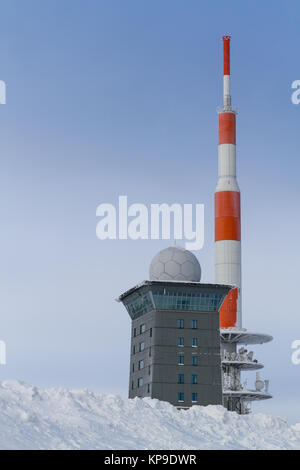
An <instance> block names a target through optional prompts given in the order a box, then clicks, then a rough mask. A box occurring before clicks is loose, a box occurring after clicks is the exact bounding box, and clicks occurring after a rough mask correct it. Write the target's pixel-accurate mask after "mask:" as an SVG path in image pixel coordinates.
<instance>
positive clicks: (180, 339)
mask: <svg viewBox="0 0 300 470" xmlns="http://www.w3.org/2000/svg"><path fill="white" fill-rule="evenodd" d="M177 344H178V346H184V338H183V337H182V336H181V337H180V338H178V342H177Z"/></svg>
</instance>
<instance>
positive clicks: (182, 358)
mask: <svg viewBox="0 0 300 470" xmlns="http://www.w3.org/2000/svg"><path fill="white" fill-rule="evenodd" d="M178 364H180V365H183V364H184V356H182V355H180V356H178Z"/></svg>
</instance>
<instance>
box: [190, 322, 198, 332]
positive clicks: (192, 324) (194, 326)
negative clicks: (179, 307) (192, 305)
mask: <svg viewBox="0 0 300 470" xmlns="http://www.w3.org/2000/svg"><path fill="white" fill-rule="evenodd" d="M191 327H192V328H193V329H194V330H195V329H196V328H198V322H197V320H192V321H191Z"/></svg>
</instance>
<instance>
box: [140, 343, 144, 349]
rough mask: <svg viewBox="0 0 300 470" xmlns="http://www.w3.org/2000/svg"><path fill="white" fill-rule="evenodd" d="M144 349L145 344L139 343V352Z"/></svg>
mask: <svg viewBox="0 0 300 470" xmlns="http://www.w3.org/2000/svg"><path fill="white" fill-rule="evenodd" d="M144 349H145V343H140V351H144Z"/></svg>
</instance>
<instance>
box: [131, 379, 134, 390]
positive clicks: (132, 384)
mask: <svg viewBox="0 0 300 470" xmlns="http://www.w3.org/2000/svg"><path fill="white" fill-rule="evenodd" d="M133 386H134V383H133V381H132V382H131V390H133Z"/></svg>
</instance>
